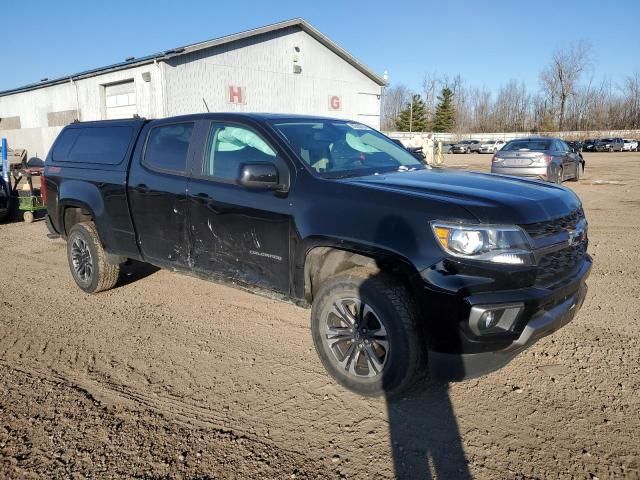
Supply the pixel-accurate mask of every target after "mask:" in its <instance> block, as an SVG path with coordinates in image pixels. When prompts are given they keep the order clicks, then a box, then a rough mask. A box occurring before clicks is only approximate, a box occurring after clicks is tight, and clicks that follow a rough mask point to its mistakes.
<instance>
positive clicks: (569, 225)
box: [522, 208, 584, 238]
mask: <svg viewBox="0 0 640 480" xmlns="http://www.w3.org/2000/svg"><path fill="white" fill-rule="evenodd" d="M583 218H584V211H583V210H582V208H578V209H576V210H574V211H573V212H571V213H570V214H569V215H566V216H564V217H560V218H555V219H553V220H547V221H544V222H537V223H529V224H528V225H522V228H524V230H525V231H526V232H527V233H528V234H529V235H531V237H532V238H540V237H545V236H547V235H553V234H555V233H559V232H563V231H566V230H574V229H575V228H576V225H578V222H579V221H580V220H582V219H583Z"/></svg>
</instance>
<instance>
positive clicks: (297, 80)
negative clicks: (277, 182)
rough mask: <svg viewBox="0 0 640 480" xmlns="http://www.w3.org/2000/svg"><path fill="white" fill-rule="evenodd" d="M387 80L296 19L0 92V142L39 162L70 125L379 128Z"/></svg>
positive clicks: (302, 21) (305, 23)
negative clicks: (348, 124)
mask: <svg viewBox="0 0 640 480" xmlns="http://www.w3.org/2000/svg"><path fill="white" fill-rule="evenodd" d="M383 85H384V80H383V79H382V78H381V77H379V76H378V75H376V74H375V73H374V72H372V71H371V70H370V69H368V68H367V67H366V66H364V65H363V64H362V63H360V62H359V61H357V60H356V59H355V58H354V57H352V56H351V55H350V54H349V53H348V52H347V51H345V50H344V49H342V48H341V47H339V46H338V45H337V44H335V43H334V42H332V41H331V40H330V39H328V38H327V37H326V36H324V35H323V34H322V33H320V32H319V31H318V30H316V29H315V28H313V27H312V26H311V25H309V24H308V23H307V22H305V21H304V20H302V19H294V20H288V21H285V22H280V23H276V24H273V25H267V26H265V27H261V28H256V29H253V30H248V31H246V32H242V33H238V34H234V35H228V36H225V37H221V38H217V39H214V40H209V41H206V42H201V43H196V44H193V45H188V46H185V47H180V48H175V49H172V50H167V51H164V52H161V53H157V54H155V55H149V56H147V57H144V58H136V59H128V60H127V61H125V62H123V63H119V64H116V65H111V66H107V67H103V68H97V69H94V70H90V71H86V72H81V73H78V74H74V75H68V76H65V77H62V78H58V79H55V80H43V81H41V82H39V83H36V84H31V85H26V86H24V87H20V88H15V89H12V90H7V91H4V92H0V137H6V138H7V139H8V142H9V147H13V148H25V149H27V151H28V154H29V156H30V157H31V156H38V157H41V158H44V157H45V156H46V154H47V151H48V149H49V147H50V146H51V144H52V142H53V140H54V139H55V137H56V136H57V134H58V133H59V132H60V130H61V129H62V127H63V126H64V125H67V124H69V123H71V122H73V121H74V120H76V119H78V120H80V121H87V120H101V119H113V118H128V117H131V116H133V115H139V116H141V117H146V118H160V117H166V116H173V115H180V114H186V113H197V112H206V111H207V110H209V111H212V112H213V111H252V112H277V113H302V114H312V115H324V116H334V117H339V118H349V119H353V120H358V121H361V122H362V123H366V124H368V125H370V126H372V127H374V128H379V125H380V116H379V113H380V94H381V88H382V86H383Z"/></svg>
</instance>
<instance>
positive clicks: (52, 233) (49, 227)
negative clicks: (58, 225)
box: [44, 215, 60, 238]
mask: <svg viewBox="0 0 640 480" xmlns="http://www.w3.org/2000/svg"><path fill="white" fill-rule="evenodd" d="M44 223H45V225H46V226H47V231H48V232H49V234H48V236H49V237H50V238H51V237H56V238H57V237H59V236H60V235H59V234H58V232H56V230H55V229H54V228H53V223H51V217H50V216H49V215H45V217H44Z"/></svg>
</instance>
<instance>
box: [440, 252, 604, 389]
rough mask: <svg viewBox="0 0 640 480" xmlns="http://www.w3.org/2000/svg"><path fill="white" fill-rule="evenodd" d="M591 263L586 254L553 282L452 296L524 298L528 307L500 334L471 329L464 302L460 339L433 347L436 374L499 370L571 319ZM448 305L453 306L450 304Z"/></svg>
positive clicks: (471, 302) (494, 300)
mask: <svg viewBox="0 0 640 480" xmlns="http://www.w3.org/2000/svg"><path fill="white" fill-rule="evenodd" d="M591 266H592V261H591V258H590V257H589V256H587V257H586V258H585V260H584V261H583V263H582V266H581V267H580V269H579V271H578V272H576V274H575V276H573V277H572V278H570V279H567V280H566V281H564V282H562V283H561V284H559V285H556V286H555V287H553V288H537V287H529V288H520V289H514V290H501V291H496V292H484V293H478V294H471V295H467V296H465V297H464V298H463V299H460V297H459V296H457V295H455V296H453V297H452V298H451V299H450V300H451V301H456V300H455V298H458V300H457V302H460V303H462V304H465V305H468V306H469V307H473V306H480V305H500V304H505V305H506V304H514V303H521V304H523V305H524V306H525V309H524V312H523V314H522V315H521V317H520V319H519V320H518V328H517V329H516V330H515V331H514V332H513V334H512V335H511V336H507V337H502V338H500V336H485V337H481V336H475V335H473V334H472V333H470V332H469V331H468V329H466V328H465V326H466V322H465V317H466V318H468V313H466V312H468V310H465V309H464V308H461V309H460V310H461V312H460V314H459V316H458V318H459V320H460V324H459V325H460V327H461V328H458V334H457V335H456V337H457V340H456V342H454V343H450V344H449V345H446V344H442V343H441V344H440V345H438V344H432V345H431V346H430V348H429V352H428V359H429V360H428V362H429V370H430V374H431V376H432V378H435V379H438V380H443V381H460V380H465V379H469V378H474V377H478V376H481V375H485V374H487V373H490V372H493V371H495V370H498V369H500V368H502V367H503V366H504V365H506V364H507V363H509V362H510V361H511V360H512V359H513V358H515V357H516V356H517V355H518V354H519V353H520V352H522V351H523V350H525V349H527V348H529V347H530V346H531V345H533V344H534V343H535V342H536V341H537V340H539V339H540V338H542V337H544V336H546V335H549V334H551V333H553V332H555V331H556V330H558V329H560V328H561V327H563V326H564V325H566V324H567V323H569V322H570V321H571V320H573V318H574V316H575V314H576V312H577V311H578V310H579V309H580V307H581V306H582V303H583V302H584V299H585V296H586V293H587V285H586V280H587V278H588V276H589V274H590V272H591ZM446 308H447V309H451V304H449V305H448V306H447V307H446ZM441 333H444V332H441ZM448 334H449V338H452V336H453V335H455V334H454V332H453V331H452V330H449V331H448Z"/></svg>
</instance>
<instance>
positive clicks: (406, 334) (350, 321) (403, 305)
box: [311, 269, 426, 398]
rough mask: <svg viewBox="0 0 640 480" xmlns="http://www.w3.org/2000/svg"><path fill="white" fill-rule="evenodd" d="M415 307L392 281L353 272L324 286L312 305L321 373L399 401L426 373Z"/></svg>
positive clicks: (361, 390)
mask: <svg viewBox="0 0 640 480" xmlns="http://www.w3.org/2000/svg"><path fill="white" fill-rule="evenodd" d="M416 317H417V314H416V308H415V306H414V302H413V299H412V297H411V295H410V294H409V292H408V290H407V289H406V288H405V287H404V286H403V285H402V284H401V283H400V282H398V281H397V280H396V279H395V278H394V277H392V276H389V275H387V274H384V273H380V272H371V271H368V270H364V269H354V270H350V271H348V272H345V273H343V274H340V275H338V276H336V277H332V278H330V279H328V280H327V281H325V283H324V284H323V286H322V288H321V289H320V291H319V292H318V295H317V297H316V299H315V300H314V302H313V308H312V310H311V330H312V334H313V342H314V344H315V347H316V351H317V352H318V356H319V357H320V360H321V361H322V364H323V365H324V367H325V369H326V370H327V371H328V372H329V374H330V375H331V376H332V377H333V378H335V379H336V380H337V381H338V383H340V384H341V385H342V386H343V387H345V388H347V389H349V390H351V391H353V392H355V393H358V394H360V395H365V396H380V395H383V394H384V395H386V397H387V398H398V397H400V396H402V395H403V394H405V393H408V392H409V391H410V390H411V389H412V388H413V387H414V386H415V385H416V384H417V381H418V380H419V379H420V377H421V376H422V375H423V373H424V372H425V371H426V362H425V361H424V358H425V356H424V354H423V349H424V348H426V347H425V346H424V345H423V342H422V341H421V338H422V337H421V335H420V333H419V331H418V328H417V326H416V325H417V322H416Z"/></svg>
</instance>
